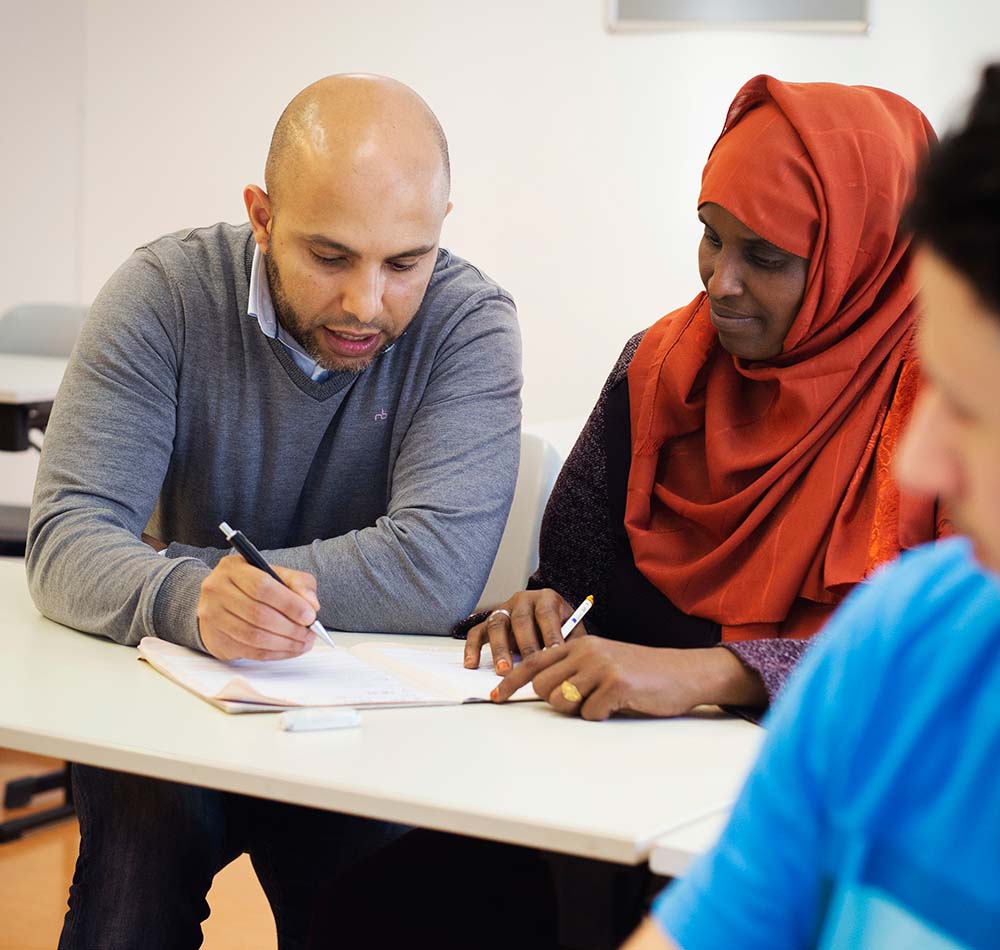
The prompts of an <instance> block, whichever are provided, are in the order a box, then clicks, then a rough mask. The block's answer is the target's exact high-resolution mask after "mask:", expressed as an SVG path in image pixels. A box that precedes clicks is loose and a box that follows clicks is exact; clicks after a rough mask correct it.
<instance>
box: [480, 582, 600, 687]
mask: <svg viewBox="0 0 1000 950" xmlns="http://www.w3.org/2000/svg"><path fill="white" fill-rule="evenodd" d="M573 610H574V608H573V606H572V605H571V604H570V603H569V602H568V601H566V600H564V599H563V598H562V597H561V596H560V595H559V594H557V593H556V592H555V591H554V590H549V589H546V590H522V591H518V593H516V594H514V596H513V597H510V598H508V599H507V600H506V601H505V602H504V603H503V604H501V605H500V606H499V607H498V608H497V609H496V610H494V611H493V613H491V614H490V615H489V616H488V617H487V618H486V619H485V620H484V621H483V622H482V623H479V624H476V626H474V627H473V628H472V629H471V630H470V631H469V635H468V636H467V637H466V640H465V665H466V667H467V668H468V669H471V670H474V669H476V668H477V667H478V666H479V657H480V654H481V653H482V649H483V647H484V646H485V645H486V644H487V643H488V644H489V645H490V650H491V652H492V653H493V668H494V669H495V670H496V671H497V674H498V675H500V676H505V675H507V674H508V673H509V672H510V671H511V670H512V669H513V666H514V661H513V658H512V654H514V653H520V654H521V656H522V657H523V658H524V659H527V658H528V657H530V656H532V655H533V654H535V653H537V652H538V651H539V650H541V649H542V648H543V647H549V646H554V645H555V644H558V643H562V642H563V637H562V633H560V628H561V627H562V625H563V624H564V623H565V622H566V621H567V620H568V619H569V617H570V615H571V614H572V613H573ZM505 611H506V613H505ZM586 632H587V630H586V627H584V625H583V623H579V624H577V626H576V629H574V631H573V633H572V635H571V639H574V638H576V637H578V636H583V635H585V634H586ZM525 682H527V681H525Z"/></svg>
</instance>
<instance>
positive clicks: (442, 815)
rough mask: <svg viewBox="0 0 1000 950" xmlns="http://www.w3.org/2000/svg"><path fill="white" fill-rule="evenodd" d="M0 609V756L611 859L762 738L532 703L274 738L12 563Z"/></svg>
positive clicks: (716, 725)
mask: <svg viewBox="0 0 1000 950" xmlns="http://www.w3.org/2000/svg"><path fill="white" fill-rule="evenodd" d="M0 603H3V605H4V609H3V611H2V612H0V658H2V661H0V746H9V747H12V748H16V749H22V750H26V751H32V752H38V753H41V754H44V755H52V756H56V757H59V758H65V759H69V760H71V761H76V762H84V763H88V764H92V765H99V766H105V767H108V768H115V769H122V770H126V771H131V772H136V773H141V774H144V775H151V776H155V777H159V778H165V779H175V780H180V781H184V782H190V783H194V784H197V785H203V786H207V787H212V788H220V789H228V790H231V791H234V792H243V793H246V794H250V795H257V796H262V797H267V798H273V799H280V800H284V801H289V802H297V803H299V804H303V805H312V806H317V807H321V808H328V809H333V810H336V811H343V812H349V813H353V814H358V815H366V816H369V817H372V818H381V819H387V820H392V821H399V822H403V823H406V824H412V825H420V826H423V827H428V828H436V829H440V830H444V831H451V832H457V833H461V834H468V835H472V836H476V837H483V838H492V839H496V840H501V841H507V842H513V843H517V844H526V845H533V846H535V847H540V848H546V849H549V850H554V851H562V852H566V853H570V854H577V855H583V856H588V857H594V858H603V859H606V860H612V861H618V862H621V863H626V864H635V863H639V862H641V861H644V860H646V859H647V857H648V854H649V850H650V848H651V847H652V844H653V842H654V840H655V839H656V838H657V837H659V836H661V835H663V834H664V833H666V832H668V831H670V830H672V829H675V828H678V827H680V826H682V825H684V824H685V823H687V822H690V821H692V820H694V819H696V818H697V817H699V816H701V815H705V814H711V813H714V812H716V811H719V810H721V809H722V808H724V807H726V806H727V805H728V804H729V803H730V802H731V801H732V799H733V798H734V797H735V795H736V793H737V792H738V790H739V788H740V785H741V784H742V781H743V778H744V775H745V774H746V772H747V770H748V768H749V766H750V764H751V763H752V761H753V758H754V756H755V754H756V751H757V748H758V745H759V743H760V739H761V736H762V732H761V730H759V729H758V728H757V727H756V726H753V725H750V724H749V723H746V722H743V721H741V720H739V719H730V718H728V717H724V716H722V714H721V713H719V712H718V711H707V712H705V713H704V714H703V715H701V716H698V717H690V718H685V719H680V720H666V721H651V720H627V719H619V720H612V721H610V722H606V723H588V722H584V721H582V720H579V719H573V718H567V717H564V716H561V715H559V714H558V713H556V712H554V711H553V710H552V709H550V708H549V707H547V706H545V705H543V704H541V703H518V704H512V705H510V706H493V705H490V704H483V705H476V706H453V707H437V708H425V709H378V710H369V711H365V712H363V713H362V720H363V722H362V726H361V728H359V729H348V730H339V731H333V732H315V733H298V734H296V733H285V732H281V731H279V730H278V728H277V724H276V721H275V717H274V716H273V715H271V714H267V713H264V714H257V715H242V716H230V715H227V714H225V713H223V712H221V711H219V710H217V709H215V708H214V707H212V706H210V705H209V704H208V703H206V702H204V701H203V700H200V699H198V698H197V697H195V696H193V695H191V694H189V693H187V692H186V691H184V690H183V689H181V688H180V687H178V686H176V685H175V684H174V683H172V682H170V681H169V680H167V679H166V678H165V677H163V676H161V675H160V674H159V673H157V672H156V671H155V670H153V669H151V668H150V667H148V666H147V665H146V664H145V663H143V662H141V661H139V660H138V659H137V657H136V652H135V650H133V649H132V648H129V647H122V646H118V645H116V644H113V643H111V642H109V641H106V640H103V639H100V638H96V637H89V636H85V635H83V634H80V633H77V632H75V631H72V630H69V629H67V628H65V627H61V626H59V625H58V624H55V623H52V622H51V621H48V620H45V619H44V618H42V617H40V616H39V615H38V613H37V612H36V611H35V609H34V607H33V605H32V604H31V601H30V599H29V597H28V595H27V591H26V589H25V582H24V577H23V567H22V566H21V565H20V564H19V563H17V562H10V561H7V562H0ZM339 636H341V638H342V639H343V641H344V642H345V643H351V642H357V641H359V640H361V639H365V637H362V636H360V635H347V634H341V635H339ZM380 639H382V640H385V639H386V637H385V636H383V637H380ZM387 639H389V640H394V641H397V642H398V641H405V642H407V643H408V644H410V645H413V644H415V643H419V642H420V640H421V638H417V637H402V636H393V637H388V638H387ZM427 639H433V640H434V642H435V643H437V644H439V643H440V642H441V641H440V639H439V638H427ZM459 648H460V647H459V644H457V643H456V644H455V649H459Z"/></svg>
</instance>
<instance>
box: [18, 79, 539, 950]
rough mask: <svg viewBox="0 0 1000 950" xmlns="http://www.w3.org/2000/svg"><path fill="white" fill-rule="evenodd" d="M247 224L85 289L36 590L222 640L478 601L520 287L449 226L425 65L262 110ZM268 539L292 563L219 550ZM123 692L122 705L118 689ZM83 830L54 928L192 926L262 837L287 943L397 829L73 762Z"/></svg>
mask: <svg viewBox="0 0 1000 950" xmlns="http://www.w3.org/2000/svg"><path fill="white" fill-rule="evenodd" d="M264 180H265V188H260V187H258V186H256V185H251V186H248V187H247V188H246V189H245V191H244V199H245V204H246V208H247V213H248V216H249V224H246V225H243V226H239V227H237V226H232V225H228V224H217V225H213V226H211V227H206V228H199V229H196V230H191V231H185V232H181V233H178V234H172V235H168V236H166V237H163V238H159V239H158V240H156V241H153V242H151V243H149V244H147V245H145V246H143V247H141V248H139V249H138V250H137V251H136V252H135V253H134V254H133V255H132V257H131V258H130V259H129V260H128V261H127V262H126V263H125V264H124V265H122V267H121V268H119V270H118V271H117V272H116V273H115V274H114V275H113V276H112V277H111V279H110V280H109V281H108V283H107V284H106V285H105V287H104V288H103V290H102V291H101V292H100V294H99V295H98V297H97V299H96V300H95V302H94V305H93V307H92V309H91V312H90V315H89V318H88V320H87V323H86V325H85V327H84V329H83V332H82V334H81V336H80V340H79V343H78V344H77V347H76V350H75V352H74V354H73V357H72V358H71V360H70V365H69V368H68V369H67V372H66V376H65V380H64V382H63V386H62V389H61V391H60V394H59V397H58V399H57V401H56V405H55V408H54V411H53V413H52V418H51V422H50V424H49V428H48V432H47V435H46V440H45V450H44V452H43V455H42V461H41V467H40V470H39V476H38V483H37V488H36V493H35V499H34V504H33V506H32V522H31V526H30V529H29V541H28V554H27V569H28V578H29V584H30V588H31V592H32V596H33V597H34V599H35V602H36V604H37V605H38V607H39V609H40V610H41V611H42V612H43V613H44V614H46V615H47V616H49V617H51V618H53V619H55V620H58V621H60V622H61V623H64V624H67V625H69V626H72V627H76V628H78V629H80V630H84V631H88V632H90V633H97V634H101V635H103V636H106V637H109V638H111V639H113V640H115V641H117V642H118V643H122V644H129V645H135V644H137V643H138V642H139V640H140V639H141V638H142V637H147V636H149V637H154V636H155V637H160V638H162V639H165V640H172V641H175V642H177V643H180V644H183V645H185V646H187V647H191V648H193V649H196V650H202V651H206V652H208V653H211V654H212V655H214V656H216V657H220V658H223V659H230V658H238V657H251V658H254V659H282V658H286V657H294V656H298V655H299V654H301V653H303V652H305V651H307V650H309V649H311V648H312V646H313V644H314V634H313V633H312V632H310V630H309V629H308V628H309V625H310V624H311V623H312V622H313V621H314V620H315V619H316V617H317V616H319V618H320V619H321V620H322V621H323V623H324V624H326V625H327V626H329V627H332V628H334V629H341V630H368V631H390V632H391V631H412V632H421V633H445V632H447V630H448V628H449V626H450V624H451V623H452V622H453V621H455V620H456V619H458V618H459V617H462V616H464V615H466V614H467V613H468V612H469V610H470V609H471V608H472V607H473V605H474V604H475V602H476V600H477V598H478V596H479V593H480V591H481V590H482V588H483V585H484V583H485V580H486V576H487V574H488V572H489V569H490V564H491V560H492V556H493V554H494V553H495V551H496V547H497V545H498V543H499V539H500V535H501V533H502V531H503V527H504V523H505V520H506V517H507V512H508V509H509V507H510V502H511V498H512V495H513V489H514V482H515V478H516V474H517V463H518V444H519V429H520V384H521V376H520V341H519V335H518V329H517V324H516V316H515V310H514V304H513V301H512V300H511V298H510V296H509V294H507V293H506V291H504V290H503V289H502V288H500V287H499V286H497V284H495V283H494V282H493V281H492V280H490V279H489V278H488V277H486V276H484V275H483V273H482V272H481V271H479V270H478V269H476V268H475V267H473V266H472V265H470V264H468V263H466V262H465V261H463V260H461V259H460V258H458V257H456V256H455V255H453V254H451V253H449V252H448V251H446V250H444V249H443V248H440V247H439V239H440V233H441V226H442V222H443V221H444V218H445V216H446V215H447V214H448V212H449V211H450V209H451V204H450V202H449V183H450V172H449V164H448V149H447V144H446V141H445V137H444V134H443V133H442V131H441V127H440V125H439V124H438V122H437V120H436V118H435V117H434V115H433V114H432V113H431V111H430V109H429V108H428V107H427V105H426V104H425V103H424V102H423V100H422V99H420V97H419V96H417V95H416V94H415V93H414V92H413V91H412V90H410V89H408V88H407V87H405V86H403V85H402V84H400V83H397V82H394V81H392V80H388V79H384V78H380V77H373V76H333V77H328V78H326V79H323V80H321V81H319V82H317V83H315V84H313V85H312V86H309V87H308V88H307V89H305V90H303V92H301V93H300V94H299V95H298V96H296V97H295V99H293V100H292V102H291V103H290V104H289V106H288V107H287V109H286V110H285V112H284V113H283V114H282V116H281V118H280V119H279V121H278V124H277V127H276V128H275V131H274V136H273V140H272V143H271V149H270V152H269V154H268V158H267V165H266V170H265V179H264ZM221 521H228V522H229V523H230V524H232V525H233V526H234V527H237V528H240V529H242V530H243V531H244V532H245V533H246V534H247V535H248V536H249V537H250V538H252V539H253V540H254V541H255V542H256V543H257V544H258V546H259V547H261V548H262V549H263V553H264V555H265V557H266V558H267V560H268V561H269V562H270V563H271V564H274V565H280V567H279V568H278V571H279V573H280V574H281V576H282V578H283V580H284V581H285V582H286V583H287V584H288V585H289V586H288V587H285V586H283V585H282V584H279V583H278V582H276V581H274V580H273V579H271V578H269V577H268V576H267V575H266V574H264V573H263V572H261V571H259V570H257V569H256V568H254V567H252V566H250V565H249V564H247V563H246V562H245V561H244V560H243V559H242V558H241V557H239V556H235V555H231V554H229V553H228V551H227V549H226V544H225V540H224V539H223V537H222V535H221V534H220V533H219V529H218V525H219V523H220V522H221ZM120 712H121V714H122V715H128V714H129V712H130V711H129V710H125V709H123V710H121V711H120ZM74 779H75V785H74V789H75V794H76V799H77V802H78V806H79V807H78V811H79V814H80V820H81V833H82V841H81V852H80V860H79V861H78V863H77V869H76V876H75V878H74V883H73V887H72V890H71V893H70V909H69V913H68V914H67V917H66V923H65V927H64V931H63V936H62V941H61V943H60V946H61V947H97V946H99V947H101V948H103V950H108V948H115V947H142V948H144V950H149V948H155V947H161V946H162V947H186V946H191V947H194V946H198V945H200V941H201V929H200V924H201V921H202V920H203V919H204V918H205V917H206V916H207V914H208V907H207V905H206V904H205V901H204V897H205V894H206V892H207V890H208V888H209V885H210V883H211V880H212V877H213V875H214V874H215V873H216V872H217V871H218V870H219V869H220V868H222V867H223V866H224V865H225V864H227V863H228V862H230V861H231V860H233V859H234V858H235V857H236V856H238V855H239V854H240V853H242V852H244V851H248V852H249V853H250V855H251V858H252V859H253V863H254V867H255V868H256V870H257V873H258V875H259V877H260V878H261V883H262V884H263V886H264V889H265V891H266V893H267V895H268V898H269V899H270V901H271V906H272V908H273V909H274V912H275V917H276V920H277V925H278V934H279V943H280V946H281V947H282V948H290V947H297V946H300V945H301V944H302V942H303V941H304V939H305V933H306V929H307V926H308V919H309V915H310V913H311V911H312V901H313V897H314V895H315V894H316V893H317V892H318V889H319V888H321V887H322V886H323V882H324V880H326V879H329V878H330V877H331V876H332V875H333V874H335V873H337V872H338V871H341V870H343V869H344V868H345V867H347V866H350V864H351V862H353V861H355V860H357V859H358V858H360V857H362V856H364V855H365V854H368V853H370V852H371V851H372V850H373V849H374V848H376V847H378V846H379V845H380V844H382V843H384V842H386V841H388V840H391V838H392V837H394V836H395V835H396V834H397V833H398V831H399V829H396V828H393V827H390V826H386V825H381V824H378V823H375V822H368V821H363V820H361V819H357V818H349V817H346V816H339V815H333V814H327V813H322V812H314V811H310V810H307V809H301V808H294V807H290V806H285V805H278V804H275V803H267V802H262V801H257V800H253V799H246V798H242V797H240V796H235V795H227V794H223V793H219V792H212V791H208V790H203V789H197V788H193V787H187V786H180V785H176V784H172V783H165V782H157V781H153V780H149V779H143V778H139V777H135V776H125V775H121V774H118V773H113V772H107V771H103V770H99V769H93V768H83V767H79V768H76V769H75V771H74Z"/></svg>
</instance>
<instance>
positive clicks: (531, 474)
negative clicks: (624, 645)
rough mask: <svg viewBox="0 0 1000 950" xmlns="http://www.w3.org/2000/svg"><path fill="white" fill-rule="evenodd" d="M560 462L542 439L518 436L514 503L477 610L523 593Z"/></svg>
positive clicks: (526, 434)
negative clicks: (543, 515) (512, 595)
mask: <svg viewBox="0 0 1000 950" xmlns="http://www.w3.org/2000/svg"><path fill="white" fill-rule="evenodd" d="M562 463H563V460H562V458H561V457H560V455H559V452H558V451H557V450H556V449H555V447H554V446H553V445H552V444H551V443H550V442H549V441H548V440H547V439H546V438H545V437H544V436H541V435H536V434H535V433H533V432H522V433H521V464H520V467H519V468H518V471H517V486H516V487H515V489H514V501H513V504H512V505H511V508H510V514H509V515H508V517H507V526H506V527H505V528H504V532H503V537H502V538H501V539H500V547H499V549H498V550H497V555H496V558H495V559H494V561H493V569H492V570H491V571H490V576H489V578H488V579H487V581H486V587H485V588H484V589H483V593H482V595H481V596H480V598H479V603H478V604H477V605H476V610H487V609H489V608H492V607H495V606H496V605H497V604H502V603H503V602H504V601H505V600H506V599H507V598H508V597H510V595H511V594H513V593H515V592H516V591H519V590H524V585H525V584H526V583H527V581H528V578H529V577H530V576H531V575H532V574H533V573H534V571H535V568H536V567H537V566H538V532H539V529H540V528H541V526H542V513H543V512H544V511H545V503H546V502H547V501H548V500H549V494H550V493H551V491H552V486H553V485H554V484H555V480H556V476H557V475H558V474H559V469H560V468H561V467H562Z"/></svg>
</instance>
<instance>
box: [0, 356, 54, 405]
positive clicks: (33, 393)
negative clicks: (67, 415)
mask: <svg viewBox="0 0 1000 950" xmlns="http://www.w3.org/2000/svg"><path fill="white" fill-rule="evenodd" d="M67 362H68V360H66V359H64V358H63V357H60V356H22V355H21V354H19V353H0V404H6V405H14V406H24V405H28V404H31V403H36V402H52V400H53V399H55V398H56V392H57V391H58V389H59V384H60V383H61V382H62V378H63V373H64V372H65V371H66V364H67Z"/></svg>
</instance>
